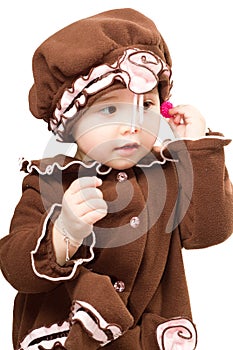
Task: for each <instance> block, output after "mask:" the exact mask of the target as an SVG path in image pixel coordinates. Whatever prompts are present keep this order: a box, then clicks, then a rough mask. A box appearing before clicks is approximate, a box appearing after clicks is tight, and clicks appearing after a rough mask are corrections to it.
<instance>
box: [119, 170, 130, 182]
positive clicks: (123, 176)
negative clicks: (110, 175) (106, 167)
mask: <svg viewBox="0 0 233 350" xmlns="http://www.w3.org/2000/svg"><path fill="white" fill-rule="evenodd" d="M127 179H128V175H127V174H126V173H125V172H124V171H121V172H120V173H118V174H117V181H118V182H124V181H126V180H127Z"/></svg>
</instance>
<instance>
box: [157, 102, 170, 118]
mask: <svg viewBox="0 0 233 350" xmlns="http://www.w3.org/2000/svg"><path fill="white" fill-rule="evenodd" d="M171 108H173V104H172V103H171V102H169V101H164V102H163V103H162V104H161V106H160V113H161V114H162V116H163V117H165V118H171V117H172V116H171V115H170V114H169V109H171Z"/></svg>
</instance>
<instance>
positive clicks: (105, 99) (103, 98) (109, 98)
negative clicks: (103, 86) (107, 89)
mask: <svg viewBox="0 0 233 350" xmlns="http://www.w3.org/2000/svg"><path fill="white" fill-rule="evenodd" d="M118 99H119V96H116V95H114V94H113V95H109V96H101V97H100V98H98V100H96V101H95V102H94V104H99V103H103V102H109V101H112V100H113V102H116V100H118Z"/></svg>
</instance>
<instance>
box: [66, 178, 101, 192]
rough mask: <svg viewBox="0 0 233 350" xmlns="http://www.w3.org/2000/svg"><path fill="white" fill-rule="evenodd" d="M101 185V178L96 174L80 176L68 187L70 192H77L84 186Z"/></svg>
mask: <svg viewBox="0 0 233 350" xmlns="http://www.w3.org/2000/svg"><path fill="white" fill-rule="evenodd" d="M101 185H102V180H101V179H99V178H98V177H96V176H90V177H88V176H86V177H80V178H78V179H76V180H74V181H73V182H72V184H71V185H70V187H69V189H68V190H69V191H70V192H71V193H77V192H78V191H80V190H82V189H84V188H90V187H98V186H101Z"/></svg>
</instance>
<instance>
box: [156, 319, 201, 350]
mask: <svg viewBox="0 0 233 350" xmlns="http://www.w3.org/2000/svg"><path fill="white" fill-rule="evenodd" d="M157 341H158V344H159V349H160V350H194V349H196V345H197V332H196V328H195V326H194V324H193V323H192V322H191V321H190V320H188V319H186V318H174V319H171V320H169V321H167V322H164V323H161V324H160V325H159V326H158V328H157Z"/></svg>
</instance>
